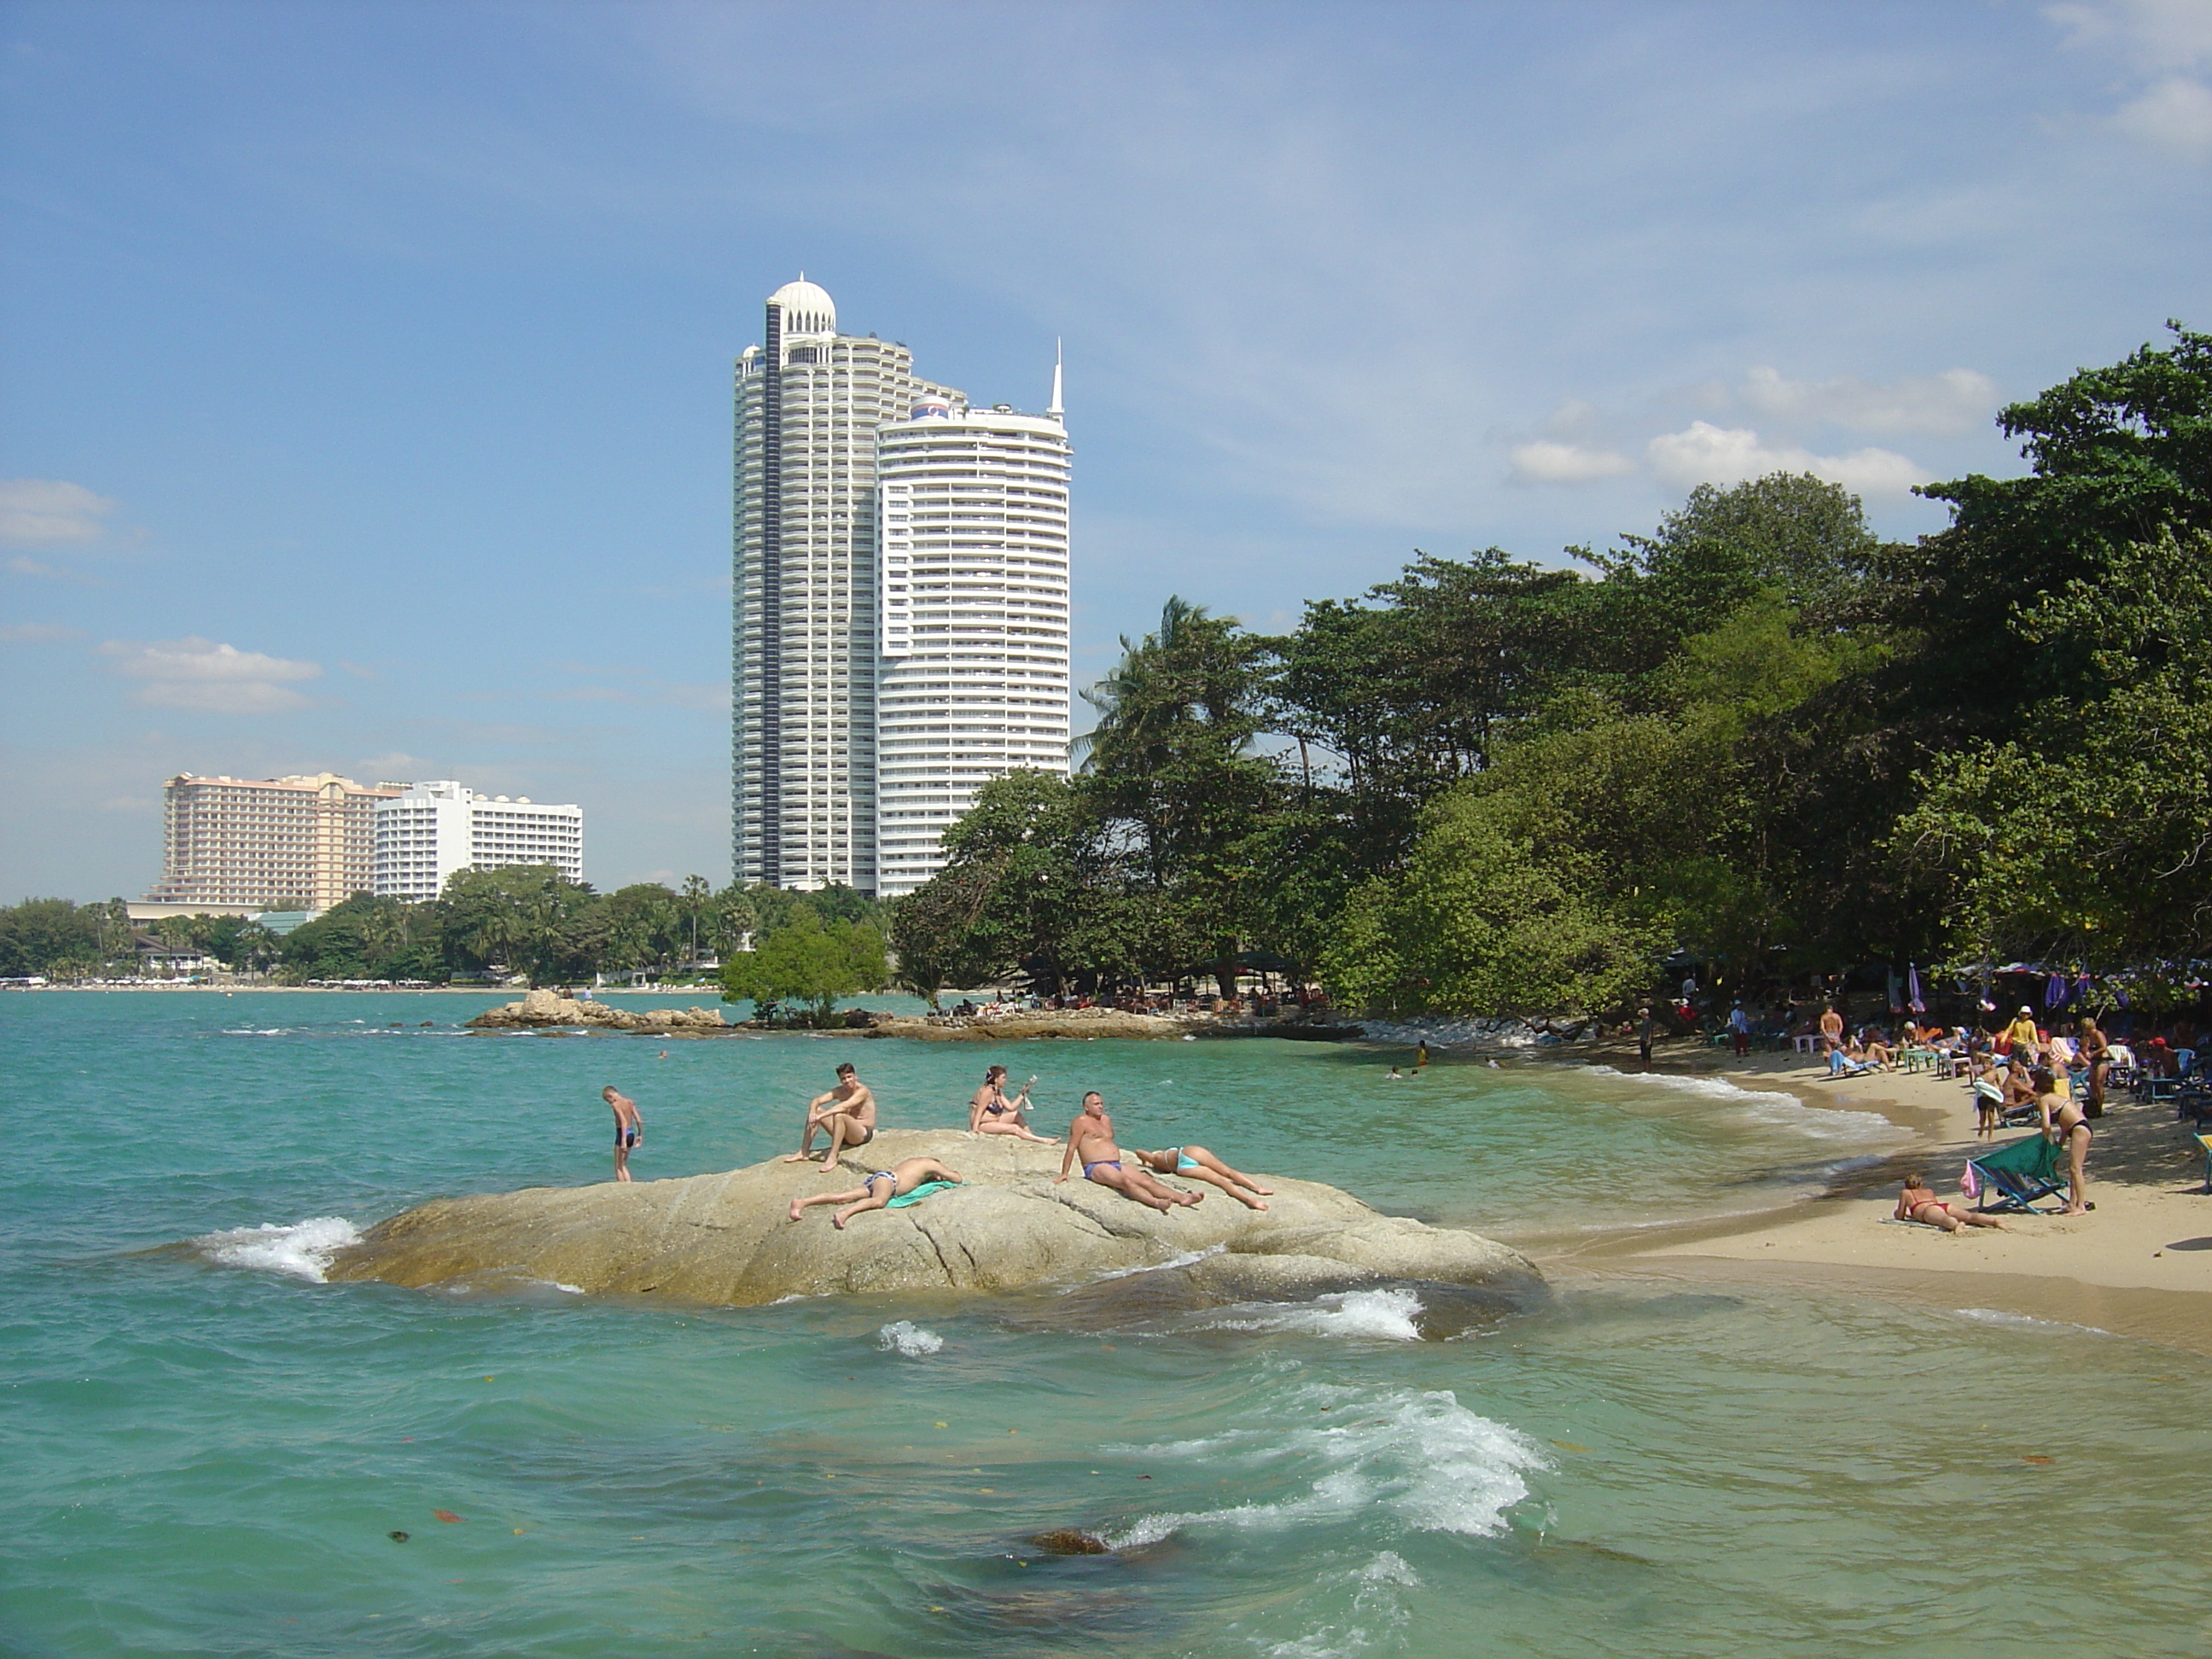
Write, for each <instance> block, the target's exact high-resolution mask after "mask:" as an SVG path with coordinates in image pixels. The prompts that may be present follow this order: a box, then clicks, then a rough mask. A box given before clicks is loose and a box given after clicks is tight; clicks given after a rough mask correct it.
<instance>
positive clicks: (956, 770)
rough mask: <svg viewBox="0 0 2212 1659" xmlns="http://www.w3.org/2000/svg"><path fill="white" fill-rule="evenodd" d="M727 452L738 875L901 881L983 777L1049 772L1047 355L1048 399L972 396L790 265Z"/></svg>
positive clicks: (1059, 609) (1060, 592) (1059, 658)
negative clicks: (972, 399) (848, 318)
mask: <svg viewBox="0 0 2212 1659" xmlns="http://www.w3.org/2000/svg"><path fill="white" fill-rule="evenodd" d="M736 450H737V456H736V461H737V465H736V492H735V507H736V541H735V549H734V561H733V565H732V579H733V580H732V617H731V624H732V625H731V657H732V665H731V690H732V705H733V706H732V717H731V718H732V731H731V744H730V759H731V773H732V777H731V843H732V845H731V852H732V865H733V866H734V872H735V874H736V877H737V878H738V880H739V881H743V882H754V881H765V882H769V883H772V884H775V885H776V886H779V887H793V888H818V887H824V886H828V885H829V884H832V883H843V884H848V885H850V886H853V887H856V888H859V889H860V890H862V891H864V892H875V893H878V894H880V895H881V896H884V897H886V898H891V897H896V896H900V895H902V894H904V893H908V892H911V891H912V890H914V889H915V887H918V886H920V885H921V884H922V883H923V882H924V881H927V879H928V878H930V877H931V876H932V875H933V874H935V873H936V872H937V871H938V869H939V867H940V866H941V865H942V863H943V860H942V857H941V855H940V854H939V850H938V848H939V838H940V837H941V836H942V835H943V833H944V831H945V827H946V826H947V825H948V824H950V823H951V822H952V821H953V820H954V819H955V818H957V817H959V816H960V815H961V814H962V813H963V812H964V811H967V810H968V809H969V807H970V806H972V805H975V794H976V792H977V791H978V790H979V789H980V788H981V787H982V785H983V782H984V781H985V780H986V779H988V778H991V777H994V776H995V775H998V774H1000V773H1001V772H1004V771H1006V770H1007V769H1010V768H1012V767H1021V766H1029V767H1036V768H1038V769H1042V770H1046V771H1051V772H1058V773H1062V774H1065V773H1066V770H1067V744H1068V649H1067V644H1068V636H1067V624H1068V567H1067V560H1068V541H1067V536H1068V517H1067V491H1068V469H1069V450H1068V443H1067V434H1066V429H1065V428H1064V426H1063V424H1062V422H1061V410H1060V370H1059V368H1058V367H1057V366H1055V367H1054V370H1053V383H1052V402H1051V404H1050V406H1049V407H1048V409H1047V410H1046V411H1045V413H1044V414H1042V415H1022V414H1017V413H1016V412H1015V411H1014V410H1012V409H1011V408H1009V407H1008V406H1007V405H1006V404H998V405H996V406H994V408H992V409H991V410H987V411H985V410H970V409H969V407H968V400H967V398H965V397H964V396H963V394H962V393H960V392H956V391H954V390H952V389H951V387H949V386H936V385H933V384H932V383H931V382H929V381H927V380H921V379H920V378H918V377H917V376H916V375H915V373H914V358H913V354H912V353H910V352H909V351H908V349H907V348H906V347H904V346H903V345H900V344H897V343H893V342H890V341H885V340H878V339H876V338H875V337H872V336H871V337H866V338H855V337H852V336H850V335H845V334H840V333H839V332H838V331H837V308H836V305H835V304H834V303H832V301H830V298H829V295H827V294H825V293H824V292H823V290H822V289H819V288H817V287H816V286H815V285H814V284H813V283H810V282H807V281H806V280H805V278H804V277H801V278H800V280H799V281H798V282H795V283H786V284H785V285H784V286H783V287H782V288H780V289H777V290H776V291H775V294H773V295H770V296H769V301H768V324H767V342H766V343H765V344H764V345H761V346H753V347H749V348H747V349H746V351H745V353H744V356H741V357H740V358H738V367H737V443H736Z"/></svg>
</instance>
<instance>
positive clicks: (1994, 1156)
mask: <svg viewBox="0 0 2212 1659" xmlns="http://www.w3.org/2000/svg"><path fill="white" fill-rule="evenodd" d="M1966 1173H1967V1175H1968V1176H1969V1177H1970V1178H1971V1180H1972V1188H1971V1189H1970V1191H1969V1194H1968V1196H1970V1197H1975V1196H1978V1197H1979V1199H1980V1200H1981V1202H1980V1204H1979V1205H1978V1208H1980V1209H1983V1210H2000V1211H2007V1212H2024V1213H2027V1214H2033V1215H2043V1214H2047V1213H2049V1212H2046V1211H2042V1210H2038V1209H2037V1208H2036V1207H2035V1206H2036V1205H2037V1204H2038V1203H2039V1202H2040V1201H2041V1200H2044V1199H2046V1198H2052V1197H2055V1198H2057V1200H2058V1203H2057V1208H2059V1209H2062V1210H2063V1209H2064V1208H2065V1207H2066V1170H2065V1165H2064V1163H2063V1159H2062V1158H2061V1157H2060V1154H2059V1148H2058V1146H2057V1144H2056V1143H2055V1142H2053V1141H2051V1140H2050V1139H2047V1138H2046V1137H2045V1136H2043V1135H2040V1134H2033V1135H2029V1136H2028V1137H2027V1139H2024V1140H2008V1141H2007V1142H2006V1143H2005V1144H2004V1145H2003V1146H1999V1147H1997V1148H1996V1150H1995V1151H1993V1152H1984V1153H1983V1154H1982V1155H1981V1156H1980V1157H1979V1158H1969V1159H1968V1160H1967V1161H1966Z"/></svg>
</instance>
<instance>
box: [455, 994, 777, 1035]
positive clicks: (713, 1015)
mask: <svg viewBox="0 0 2212 1659" xmlns="http://www.w3.org/2000/svg"><path fill="white" fill-rule="evenodd" d="M468 1024H469V1027H470V1029H471V1030H478V1031H517V1030H520V1031H528V1030H550V1029H553V1028H555V1027H562V1026H586V1027H588V1028H590V1029H592V1030H601V1031H638V1032H643V1033H646V1034H647V1035H650V1036H728V1035H729V1034H730V1033H732V1032H733V1031H735V1030H737V1029H738V1028H737V1027H736V1026H734V1025H732V1024H730V1023H729V1022H728V1021H727V1020H726V1019H724V1018H722V1011H721V1010H720V1009H719V1008H648V1009H647V1010H646V1011H645V1012H642V1013H632V1012H629V1010H628V1009H625V1008H612V1007H610V1006H607V1005H606V1004H605V1003H604V1002H579V1001H578V1000H576V999H575V998H574V997H564V996H562V994H560V993H559V992H557V991H544V990H540V991H532V992H531V993H530V994H528V995H527V996H526V997H524V998H523V999H522V1000H521V1001H520V1002H510V1003H508V1004H507V1006H505V1007H502V1008H488V1009H486V1010H485V1011H484V1012H483V1013H481V1014H478V1015H477V1017H476V1018H474V1019H472V1020H470V1021H469V1022H468Z"/></svg>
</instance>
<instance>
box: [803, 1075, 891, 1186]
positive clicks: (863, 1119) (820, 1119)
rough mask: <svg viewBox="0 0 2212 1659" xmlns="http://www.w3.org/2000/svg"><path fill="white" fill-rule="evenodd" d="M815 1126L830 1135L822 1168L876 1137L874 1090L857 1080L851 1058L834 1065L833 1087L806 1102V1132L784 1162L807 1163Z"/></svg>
mask: <svg viewBox="0 0 2212 1659" xmlns="http://www.w3.org/2000/svg"><path fill="white" fill-rule="evenodd" d="M817 1129H819V1130H821V1131H822V1132H823V1133H824V1134H826V1135H828V1136H829V1157H828V1158H825V1159H824V1160H823V1164H822V1167H823V1169H824V1170H834V1169H836V1167H837V1154H838V1153H840V1152H843V1151H844V1150H845V1149H846V1148H847V1147H848V1146H866V1145H867V1144H868V1143H869V1142H870V1141H872V1140H873V1139H875V1138H876V1097H875V1091H873V1090H872V1089H870V1088H869V1087H868V1085H866V1084H865V1083H863V1082H861V1081H860V1073H858V1072H855V1071H854V1069H853V1065H852V1062H851V1061H850V1060H848V1061H846V1063H845V1064H844V1065H842V1066H839V1067H838V1068H837V1086H836V1088H834V1089H832V1090H831V1091H829V1093H828V1094H826V1095H817V1096H815V1097H814V1098H813V1099H811V1100H810V1101H808V1102H807V1103H806V1133H805V1134H803V1135H801V1136H800V1137H799V1150H798V1151H797V1152H793V1154H792V1155H791V1156H790V1157H789V1158H786V1159H784V1160H783V1161H784V1162H785V1163H786V1164H804V1163H805V1162H806V1160H807V1158H808V1156H809V1154H810V1149H811V1147H812V1146H813V1145H814V1132H815V1131H816V1130H817Z"/></svg>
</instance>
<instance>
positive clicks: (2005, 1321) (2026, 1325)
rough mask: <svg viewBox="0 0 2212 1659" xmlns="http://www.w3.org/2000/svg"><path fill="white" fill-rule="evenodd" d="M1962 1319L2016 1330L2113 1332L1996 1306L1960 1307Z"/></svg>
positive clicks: (2080, 1332)
mask: <svg viewBox="0 0 2212 1659" xmlns="http://www.w3.org/2000/svg"><path fill="white" fill-rule="evenodd" d="M1958 1314H1959V1317H1960V1318H1961V1319H1971V1320H1972V1321H1973V1322H1975V1323H1976V1324H1977V1325H2002V1326H2003V1327H2005V1328H2008V1329H2010V1330H2015V1331H2074V1332H2077V1333H2079V1334H2081V1335H2084V1336H2110V1335H2111V1334H2112V1333H2111V1332H2110V1331H2108V1330H2104V1329H2101V1328H2099V1327H2098V1326H2095V1325H2075V1324H2072V1323H2070V1322H2068V1321H2066V1320H2063V1319H2037V1318H2034V1317H2033V1316H2030V1315H2028V1314H2016V1313H2006V1312H2003V1311H2002V1310H2000V1309H1996V1308H1960V1310H1958Z"/></svg>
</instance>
